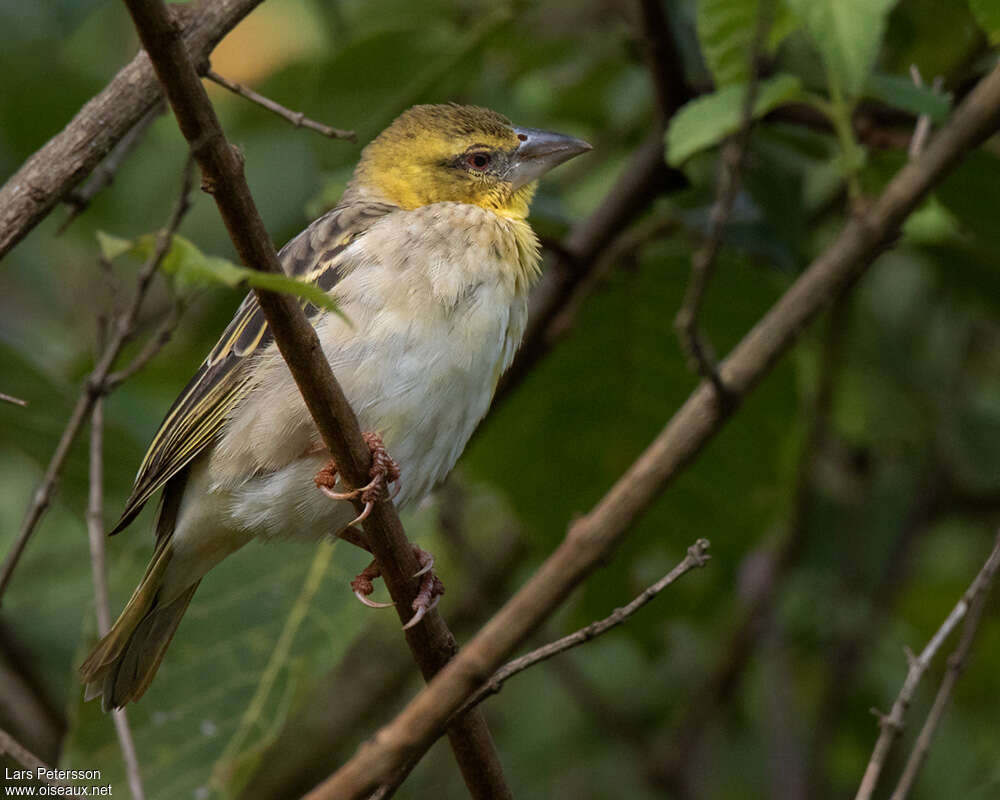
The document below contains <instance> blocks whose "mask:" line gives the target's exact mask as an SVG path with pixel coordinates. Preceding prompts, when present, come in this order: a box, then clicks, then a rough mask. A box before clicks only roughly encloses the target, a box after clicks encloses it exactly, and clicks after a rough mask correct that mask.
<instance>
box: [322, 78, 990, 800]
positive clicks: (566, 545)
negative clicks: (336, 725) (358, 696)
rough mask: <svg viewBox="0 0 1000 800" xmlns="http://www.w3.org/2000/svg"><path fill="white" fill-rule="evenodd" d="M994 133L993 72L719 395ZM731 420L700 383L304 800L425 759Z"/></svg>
mask: <svg viewBox="0 0 1000 800" xmlns="http://www.w3.org/2000/svg"><path fill="white" fill-rule="evenodd" d="M998 122H1000V67H998V68H995V69H994V70H993V71H992V72H991V73H990V74H989V75H988V76H986V77H985V78H984V79H983V80H982V81H981V82H980V84H979V86H977V87H976V89H974V90H973V92H972V93H971V94H970V96H969V97H968V98H967V99H966V101H965V102H964V103H962V105H961V106H960V107H959V108H958V109H957V110H956V111H955V113H954V114H953V116H952V118H951V120H950V122H949V123H948V124H947V125H945V126H944V127H943V128H942V129H941V130H940V131H939V133H938V134H937V136H935V138H934V139H933V140H932V141H931V142H930V144H929V145H928V147H927V148H926V150H925V151H924V153H923V154H922V155H921V156H920V157H919V158H918V159H915V160H913V161H911V162H909V163H908V164H906V165H905V166H904V167H903V168H902V169H901V170H900V171H899V173H898V174H897V175H896V176H895V177H894V178H893V180H892V181H891V182H890V183H889V185H888V186H887V188H886V190H885V192H884V193H883V194H882V196H881V197H880V198H879V199H878V200H877V201H876V202H875V203H873V204H872V206H871V207H870V208H869V210H868V212H867V213H866V214H864V215H863V216H859V217H855V218H852V219H850V220H849V221H848V222H847V224H846V225H845V226H844V228H843V230H842V231H841V233H840V235H839V236H837V237H836V239H835V240H834V241H833V242H832V243H831V244H830V245H829V246H828V247H827V249H826V250H825V251H824V252H823V253H822V254H821V255H820V256H819V257H818V258H817V259H816V260H815V261H813V263H812V264H811V265H810V266H809V268H808V269H807V270H806V271H805V272H804V273H803V274H802V275H801V276H799V278H798V279H797V280H796V281H795V282H794V283H793V284H792V286H791V287H789V289H788V290H787V291H786V292H785V294H784V295H783V296H782V297H781V298H780V299H779V300H778V301H777V302H776V303H775V304H774V306H773V307H772V308H771V310H770V311H769V312H768V313H767V314H766V315H765V316H764V317H763V319H761V320H760V321H759V322H758V323H757V325H756V326H755V327H754V328H753V329H752V330H751V331H750V332H749V333H748V334H747V335H746V336H745V337H744V338H743V339H742V341H741V342H740V343H739V344H738V345H737V346H736V348H735V349H734V350H733V352H732V353H731V354H730V355H729V357H727V358H726V360H725V361H724V362H723V363H722V365H721V371H720V372H721V375H722V378H723V381H724V383H725V385H726V387H727V388H728V389H729V390H730V391H731V392H732V393H734V394H736V395H737V396H739V397H742V396H744V395H745V394H747V393H749V392H750V391H752V390H753V389H754V387H755V386H756V385H757V384H758V383H759V382H760V380H761V379H762V378H763V377H764V376H765V375H766V374H767V373H768V372H769V371H770V369H771V368H772V367H773V366H774V365H775V363H777V361H778V359H779V358H780V357H781V356H782V355H783V354H784V353H785V352H787V351H788V349H789V348H790V347H791V346H792V345H793V344H794V343H795V342H796V340H797V339H798V337H799V335H800V333H801V332H802V330H803V329H804V328H805V326H806V325H807V324H808V323H809V322H810V321H811V320H812V319H813V318H814V317H815V316H816V315H817V314H818V313H819V312H820V311H821V310H822V309H823V308H824V307H825V306H826V305H827V304H828V303H829V302H830V301H831V300H832V299H833V298H835V297H836V296H838V295H839V294H841V293H843V292H844V291H846V290H847V289H848V288H849V287H850V286H851V285H852V284H853V283H854V281H856V280H857V279H858V277H860V275H861V274H863V273H864V271H865V270H866V269H867V267H868V266H869V265H870V264H871V263H872V262H873V261H874V260H875V258H876V256H877V255H878V254H879V253H880V252H881V251H882V250H884V249H885V248H886V247H888V246H889V245H890V244H891V243H892V241H893V240H894V238H895V237H896V236H897V235H898V231H899V226H900V225H901V224H902V222H903V221H904V220H905V219H906V217H907V215H908V214H910V213H911V212H912V211H913V210H914V209H915V208H916V207H917V205H918V204H919V203H920V202H921V200H922V199H923V198H924V197H925V196H926V194H927V192H928V191H929V190H930V189H931V187H932V186H934V185H935V183H936V182H938V181H940V180H941V179H942V178H943V177H944V176H945V175H946V174H947V172H948V171H949V169H951V168H952V167H953V166H955V164H957V163H958V161H959V160H960V159H961V157H962V156H963V155H964V154H965V153H966V152H967V151H968V150H969V149H971V148H972V147H975V146H976V145H978V144H979V143H980V142H982V141H983V140H984V139H985V138H986V137H987V136H989V135H990V134H991V133H992V132H993V131H994V130H995V129H996V127H997V124H998ZM728 416H729V412H728V411H727V410H725V409H723V408H721V407H720V405H719V404H718V403H717V402H716V401H715V392H714V390H713V389H712V387H711V385H710V384H708V383H707V382H704V381H703V382H702V384H701V385H700V386H699V387H698V388H697V389H696V390H695V391H694V392H693V393H692V395H691V396H690V397H689V398H688V400H687V401H686V402H685V404H684V405H683V406H682V407H681V409H680V410H679V411H678V412H677V413H676V414H675V415H674V417H673V418H672V419H671V420H670V422H669V423H668V424H667V426H666V428H665V429H664V430H663V432H662V433H661V434H660V435H659V436H658V437H657V438H656V439H655V440H654V441H653V443H652V444H651V445H650V446H649V447H648V448H647V449H646V451H645V452H644V453H643V454H642V455H641V456H640V457H639V458H638V459H637V460H636V462H635V463H634V464H633V465H632V466H631V467H630V468H629V469H628V471H627V472H626V473H625V474H624V475H623V476H622V478H621V479H620V480H619V481H618V483H616V484H615V485H614V486H613V487H612V488H611V489H610V491H609V492H608V493H607V494H606V495H605V496H604V498H603V499H602V500H601V501H600V502H599V503H598V505H597V506H596V507H595V508H594V509H593V510H592V511H591V512H590V513H588V514H587V515H585V516H584V517H582V518H580V519H578V520H577V521H576V522H574V523H573V524H572V525H571V526H570V529H569V531H568V533H567V535H566V538H565V539H564V541H563V542H562V544H560V545H559V547H558V548H557V549H556V551H555V552H554V553H553V554H552V555H551V556H550V557H549V558H548V559H547V560H546V561H545V562H544V563H543V564H542V565H541V567H540V568H539V569H538V571H537V572H536V573H535V574H534V575H533V576H532V577H531V578H530V579H529V580H528V582H527V583H526V584H525V585H524V586H523V587H522V588H521V590H520V591H519V592H518V593H517V594H516V595H515V596H514V597H513V598H511V600H510V601H509V602H508V603H507V604H506V605H505V606H504V607H503V608H502V609H501V610H500V611H499V612H498V613H497V614H496V615H494V617H493V619H492V620H490V622H488V623H487V624H486V625H485V626H484V627H483V628H482V629H481V630H480V632H479V633H478V634H477V635H476V636H475V637H474V638H473V639H472V641H471V642H469V644H468V645H466V647H464V648H463V649H462V651H461V652H460V653H458V655H457V656H456V657H455V658H454V659H453V660H452V661H451V662H450V663H449V664H448V666H447V667H445V668H444V669H443V670H442V671H441V672H440V673H439V674H438V675H437V676H436V677H435V678H434V680H432V681H431V682H430V684H428V686H427V687H425V688H424V689H423V690H421V692H420V693H419V694H418V695H417V696H416V697H415V698H414V699H413V701H412V702H411V703H410V704H409V705H408V706H407V707H406V708H405V709H404V710H403V711H402V712H401V713H400V714H399V716H397V717H396V719H395V720H394V721H393V722H392V723H390V724H389V725H387V726H385V727H384V728H382V730H381V731H379V732H378V734H376V736H375V738H374V739H373V740H371V741H370V742H369V743H368V744H367V745H366V746H365V747H364V748H363V749H362V750H360V751H359V752H358V753H356V754H355V756H354V757H353V758H352V759H351V760H350V761H349V762H347V763H346V764H345V765H344V766H343V767H341V769H340V770H339V771H338V772H337V773H335V774H334V775H333V776H331V777H330V779H329V780H328V781H326V782H325V783H324V784H322V785H321V786H320V787H318V788H317V789H316V790H314V791H313V792H312V793H310V795H309V798H310V800H329V799H330V798H348V797H350V798H359V797H363V796H364V795H365V793H366V792H370V791H372V790H373V789H374V788H375V787H377V786H378V785H379V784H380V783H381V782H383V781H384V780H386V779H388V778H390V776H391V775H392V774H393V773H394V771H395V770H396V769H398V768H399V767H400V766H401V765H402V764H404V763H405V762H406V761H407V760H408V759H409V758H411V757H412V756H413V755H414V754H415V753H417V752H421V751H423V750H424V749H426V748H427V747H428V746H429V745H430V743H431V742H432V741H433V740H434V738H435V736H436V735H437V733H438V731H439V730H440V728H441V725H442V724H443V723H444V721H445V720H446V719H448V717H449V716H450V715H451V714H452V713H453V712H454V711H455V710H456V709H458V708H460V707H461V705H462V703H464V702H465V699H466V698H467V697H468V696H469V695H470V694H471V693H472V692H473V691H475V690H476V689H477V688H478V687H479V685H480V684H481V683H482V682H483V681H485V680H487V679H488V678H489V675H490V674H492V672H493V670H495V669H496V668H497V667H499V666H500V664H501V663H502V662H503V661H504V659H505V658H506V657H507V655H508V654H509V653H510V652H511V651H512V650H513V649H514V648H515V647H516V646H517V645H518V644H520V643H521V642H522V641H523V640H524V639H525V638H526V637H527V636H528V635H529V634H530V633H531V631H532V630H533V629H534V628H535V627H536V626H537V625H538V624H540V623H541V621H542V620H544V619H545V618H546V617H547V616H548V615H549V614H550V613H551V612H552V611H553V610H554V609H555V608H556V607H557V606H558V605H559V604H560V603H561V602H562V601H563V600H564V599H565V598H566V597H567V595H568V594H569V592H570V591H571V590H572V589H573V588H574V587H575V586H576V585H577V584H579V583H580V582H581V581H582V580H583V579H584V578H586V577H587V576H588V575H589V574H590V573H591V572H593V571H594V570H595V569H596V568H597V567H598V566H599V565H600V564H601V563H602V561H604V560H605V559H607V558H608V557H609V555H610V553H611V551H612V550H613V549H614V548H615V546H616V545H618V544H619V543H620V542H621V541H622V540H623V539H624V538H625V536H626V534H627V533H628V532H629V530H630V529H631V526H632V524H633V523H634V522H635V521H636V520H637V519H638V518H639V517H640V516H641V515H642V514H643V513H644V512H645V510H646V509H647V508H648V507H649V505H650V504H651V503H652V502H653V500H654V499H656V497H658V496H659V494H660V493H661V492H662V491H663V490H664V489H665V488H666V487H667V486H668V485H669V484H670V483H671V482H672V480H673V479H674V478H675V477H676V476H677V475H678V474H679V473H680V472H681V471H682V470H683V469H684V468H685V467H686V466H687V465H688V464H689V463H690V462H691V461H692V460H693V459H694V458H695V456H696V455H698V453H699V452H700V451H701V450H702V449H703V448H704V447H705V445H706V444H707V443H708V442H709V440H711V439H712V437H713V436H714V435H715V434H716V433H717V432H718V431H719V430H720V429H721V428H722V425H723V423H724V422H725V421H726V419H727V418H728Z"/></svg>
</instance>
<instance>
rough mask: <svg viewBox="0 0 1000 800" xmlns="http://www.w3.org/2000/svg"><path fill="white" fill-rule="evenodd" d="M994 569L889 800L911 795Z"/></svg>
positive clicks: (963, 660) (972, 637) (978, 596)
mask: <svg viewBox="0 0 1000 800" xmlns="http://www.w3.org/2000/svg"><path fill="white" fill-rule="evenodd" d="M997 546H998V547H1000V540H998V545H997ZM997 566H998V565H997V564H994V569H993V572H992V573H991V574H990V575H989V576H988V577H987V578H986V580H985V582H984V583H983V585H982V586H981V587H980V591H979V592H978V593H977V594H976V595H975V597H973V598H972V601H971V602H970V604H969V613H968V615H967V616H966V618H965V624H964V625H963V626H962V638H961V639H960V640H959V642H958V646H957V647H956V648H955V651H954V652H953V653H952V654H951V655H950V656H949V657H948V669H947V672H946V673H945V676H944V680H942V681H941V687H940V688H939V689H938V693H937V695H936V696H935V698H934V704H933V705H932V706H931V710H930V712H929V713H928V714H927V719H926V720H925V722H924V726H923V727H922V728H921V729H920V734H919V736H917V741H916V743H915V744H914V745H913V751H912V752H911V753H910V757H909V758H908V759H907V761H906V766H905V767H904V768H903V774H902V775H901V776H900V779H899V783H898V784H897V785H896V789H895V791H893V793H892V797H891V798H890V800H906V796H907V795H908V794H909V793H910V789H912V788H913V784H914V782H915V781H916V778H917V773H918V772H919V771H920V767H921V766H922V765H923V762H924V759H925V758H926V757H927V753H928V752H930V746H931V738H932V737H933V736H934V731H935V730H937V727H938V725H939V724H940V723H941V718H942V717H943V716H944V712H945V711H946V710H947V708H948V703H949V702H950V701H951V694H952V692H953V691H954V689H955V684H956V683H957V682H958V679H959V677H960V676H961V674H962V672H963V670H964V669H965V665H966V663H967V662H968V660H969V654H970V653H971V652H972V644H973V642H974V641H975V639H976V632H977V631H978V630H979V623H980V622H981V621H982V617H983V609H984V608H985V607H986V601H987V599H988V598H989V593H990V589H991V588H992V585H993V581H994V580H995V578H996V567H997Z"/></svg>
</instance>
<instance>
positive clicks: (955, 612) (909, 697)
mask: <svg viewBox="0 0 1000 800" xmlns="http://www.w3.org/2000/svg"><path fill="white" fill-rule="evenodd" d="M997 569H1000V536H998V537H997V541H996V544H995V545H994V547H993V551H992V552H991V553H990V555H989V558H987V559H986V563H985V564H984V565H983V567H982V569H980V571H979V574H978V575H976V579H975V580H974V581H973V582H972V585H971V586H969V588H968V589H967V590H966V591H965V594H963V595H962V597H961V599H960V600H959V601H958V603H957V604H956V605H955V607H954V608H953V609H952V610H951V613H950V614H949V615H948V616H947V618H946V619H945V621H944V622H943V623H941V627H940V628H938V629H937V631H936V632H935V633H934V635H933V636H932V637H931V640H930V641H929V642H928V643H927V645H926V647H924V649H923V650H922V651H921V652H920V655H919V656H914V655H913V653H911V652H910V651H909V650H907V659H908V661H909V662H910V668H909V670H908V671H907V673H906V679H905V680H904V681H903V686H902V688H901V689H900V690H899V694H898V695H897V697H896V701H895V702H894V703H893V704H892V710H891V711H890V712H889V713H888V714H887V715H879V727H880V728H881V731H880V733H879V736H878V740H877V741H876V742H875V748H874V750H873V751H872V756H871V759H870V760H869V761H868V766H867V767H866V768H865V774H864V776H863V777H862V779H861V785H860V786H859V787H858V793H857V794H856V795H855V800H870V798H871V797H872V795H873V794H874V792H875V788H876V786H877V785H878V780H879V777H880V776H881V774H882V769H883V767H884V766H885V761H886V759H887V758H888V756H889V751H890V750H891V749H892V746H893V744H894V743H895V741H896V739H898V738H899V736H900V735H901V734H902V732H903V722H904V718H905V716H906V710H907V709H908V708H909V706H910V703H911V702H912V701H913V695H914V693H915V692H916V689H917V684H918V683H920V679H921V678H922V677H923V676H924V672H925V671H926V670H927V667H929V666H930V663H931V661H933V660H934V656H935V655H937V651H938V650H939V649H940V648H941V645H943V644H944V642H945V640H946V639H947V638H948V637H949V636H950V635H951V632H952V631H953V630H955V628H956V627H958V624H959V623H960V622H961V621H962V618H963V617H965V616H966V614H967V613H969V610H970V608H977V609H978V610H977V612H976V618H975V619H974V620H973V622H972V623H971V625H970V626H967V627H966V631H967V635H965V636H963V637H962V643H961V644H960V645H959V650H957V651H956V653H958V654H960V655H961V659H960V660H958V661H957V665H958V666H956V668H955V669H954V670H952V669H951V667H952V665H951V664H949V670H950V673H949V677H952V675H953V677H952V683H953V682H954V679H955V678H957V677H958V672H959V671H960V669H961V663H962V662H964V659H965V656H966V655H968V649H969V647H971V643H972V636H973V635H974V634H975V630H976V626H977V625H978V622H979V620H978V615H979V614H980V613H981V611H982V608H981V605H982V603H981V602H980V603H977V600H978V599H979V598H980V596H982V595H985V594H986V592H987V591H988V589H989V587H990V585H991V584H992V582H993V578H994V576H995V575H996V572H997ZM970 618H971V617H970ZM949 693H950V689H949ZM936 706H937V703H935V707H936ZM942 710H943V709H942ZM876 713H877V712H876ZM939 713H940V712H939ZM932 730H933V729H931V731H932ZM927 738H928V742H926V743H924V746H925V747H926V744H928V743H929V738H930V732H928V737H927ZM914 755H915V757H916V758H917V760H916V762H915V764H914V766H913V768H912V771H913V775H912V776H910V778H909V779H910V780H911V781H912V778H913V777H915V774H916V770H917V769H918V768H919V763H920V761H919V760H920V757H922V753H921V754H917V753H916V752H915V754H914ZM911 761H912V759H911ZM910 768H911V765H910V764H907V771H908V772H909V771H910ZM904 777H905V776H904ZM897 791H898V789H897ZM893 797H894V798H895V797H896V795H893Z"/></svg>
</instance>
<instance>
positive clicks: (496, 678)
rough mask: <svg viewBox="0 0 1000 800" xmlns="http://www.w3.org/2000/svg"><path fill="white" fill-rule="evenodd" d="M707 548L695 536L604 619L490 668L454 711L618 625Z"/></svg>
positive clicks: (698, 561)
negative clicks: (679, 556) (673, 562)
mask: <svg viewBox="0 0 1000 800" xmlns="http://www.w3.org/2000/svg"><path fill="white" fill-rule="evenodd" d="M708 548H709V541H708V539H699V540H698V541H696V542H695V543H694V544H693V545H691V546H690V547H689V548H688V551H687V555H686V556H685V557H684V560H683V561H681V562H680V563H679V564H678V565H677V566H676V567H674V568H673V569H672V570H670V572H668V573H667V574H666V575H664V576H663V577H662V578H660V579H659V580H658V581H657V582H656V583H654V584H653V585H652V586H649V587H647V588H646V589H645V590H644V591H643V592H642V593H641V594H639V595H638V596H637V597H636V598H635V599H634V600H632V602H630V603H629V604H628V605H625V606H622V607H621V608H616V609H615V610H614V612H613V613H611V614H609V615H608V616H607V617H605V618H604V619H601V620H597V621H596V622H591V623H590V624H589V625H587V626H585V627H583V628H580V629H579V630H578V631H574V632H573V633H571V634H568V635H567V636H563V637H562V638H560V639H556V640H555V641H554V642H549V643H548V644H545V645H542V646H541V647H538V648H536V649H535V650H532V651H531V652H530V653H525V654H524V655H523V656H520V657H519V658H515V659H514V660H513V661H508V662H507V663H506V664H504V665H503V666H502V667H500V669H498V670H497V671H496V672H494V673H493V674H492V675H491V676H490V679H489V680H488V681H487V682H486V683H484V684H483V685H482V686H481V687H480V688H479V689H478V690H477V691H476V692H475V693H474V694H473V695H472V696H471V697H469V699H468V700H467V701H466V702H465V704H464V705H463V706H462V708H461V710H459V712H458V713H462V712H463V711H465V710H466V709H468V708H472V707H473V706H476V705H478V704H479V703H481V702H483V700H485V699H486V698H487V697H489V696H490V695H494V694H496V693H497V692H499V691H500V689H501V688H502V687H503V684H504V683H505V682H506V681H507V680H509V679H510V678H512V677H514V676H515V675H517V674H518V673H519V672H524V670H526V669H528V668H529V667H533V666H534V665H535V664H538V663H540V662H542V661H545V660H547V659H550V658H552V657H553V656H557V655H559V654H560V653H563V652H565V651H566V650H570V649H571V648H574V647H577V646H578V645H581V644H586V643H587V642H589V641H590V640H591V639H596V638H597V637H598V636H600V635H601V634H604V633H607V632H608V631H609V630H611V629H612V628H614V627H616V626H618V625H621V624H622V623H623V622H625V621H626V620H627V619H628V618H629V617H631V616H632V615H633V614H634V613H635V612H636V611H638V610H639V609H640V608H642V607H643V606H644V605H646V604H647V603H648V602H649V601H650V600H652V599H653V598H654V597H656V595H658V594H659V593H660V592H662V591H663V590H664V589H666V588H667V587H668V586H670V585H671V584H673V583H674V582H676V581H677V580H678V579H679V578H680V577H681V576H683V575H686V574H687V573H688V572H690V571H691V570H693V569H695V568H697V567H703V566H705V565H706V564H707V563H708V561H709V559H710V558H711V556H710V555H709V554H708Z"/></svg>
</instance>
